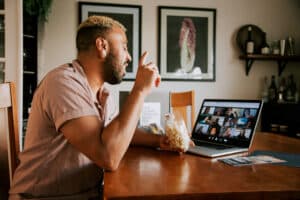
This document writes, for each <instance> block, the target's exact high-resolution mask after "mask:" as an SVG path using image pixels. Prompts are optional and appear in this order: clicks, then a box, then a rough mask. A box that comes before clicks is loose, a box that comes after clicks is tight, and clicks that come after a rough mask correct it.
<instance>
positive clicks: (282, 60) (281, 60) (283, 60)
mask: <svg viewBox="0 0 300 200" xmlns="http://www.w3.org/2000/svg"><path fill="white" fill-rule="evenodd" d="M239 58H240V59H241V60H245V61H246V66H245V67H246V75H247V76H248V74H249V71H250V69H251V67H252V64H253V62H254V61H255V60H265V61H272V60H273V61H276V62H277V64H278V76H280V75H281V73H282V72H283V70H284V69H285V67H286V64H287V63H288V62H300V56H298V55H295V56H280V55H262V54H249V55H240V56H239Z"/></svg>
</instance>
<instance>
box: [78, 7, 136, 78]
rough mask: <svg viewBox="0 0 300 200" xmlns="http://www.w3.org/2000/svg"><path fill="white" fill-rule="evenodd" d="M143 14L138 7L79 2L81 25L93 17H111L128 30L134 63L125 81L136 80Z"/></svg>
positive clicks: (128, 69)
mask: <svg viewBox="0 0 300 200" xmlns="http://www.w3.org/2000/svg"><path fill="white" fill-rule="evenodd" d="M141 12H142V7H141V6H138V5H123V4H103V3H87V2H79V23H81V22H82V21H84V20H86V19H87V18H88V17H89V16H92V15H102V16H108V17H111V18H113V19H115V20H117V21H119V22H120V23H121V24H123V25H124V26H125V28H126V36H127V40H128V52H129V53H130V55H131V57H132V61H131V62H130V63H129V65H128V66H127V68H126V76H125V77H124V80H134V79H135V76H136V72H137V68H138V61H139V57H140V55H141Z"/></svg>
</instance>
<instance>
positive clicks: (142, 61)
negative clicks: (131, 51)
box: [139, 51, 148, 66]
mask: <svg viewBox="0 0 300 200" xmlns="http://www.w3.org/2000/svg"><path fill="white" fill-rule="evenodd" d="M147 56H148V52H147V51H145V52H144V53H143V55H142V56H141V58H140V61H139V66H143V65H144V63H145V60H146V58H147Z"/></svg>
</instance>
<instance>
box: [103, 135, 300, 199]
mask: <svg viewBox="0 0 300 200" xmlns="http://www.w3.org/2000/svg"><path fill="white" fill-rule="evenodd" d="M253 150H272V151H279V152H287V153H300V140H299V139H296V138H291V137H286V136H282V135H276V134H271V133H261V132H258V133H257V134H256V136H255V138H254V143H253V145H252V148H251V151H253ZM104 199H172V200H173V199H189V200H193V199H300V168H296V167H288V166H278V165H271V164H263V165H252V166H243V167H232V166H229V165H226V164H223V163H221V162H219V161H216V160H215V159H210V158H205V157H200V156H196V155H192V154H183V155H178V154H177V153H173V152H166V151H158V150H154V149H149V148H143V147H131V148H129V150H128V152H127V153H126V155H125V157H124V159H123V160H122V162H121V164H120V166H119V168H118V170H117V171H115V172H106V173H105V175H104Z"/></svg>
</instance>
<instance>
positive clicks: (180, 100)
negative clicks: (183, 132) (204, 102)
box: [170, 90, 195, 131]
mask: <svg viewBox="0 0 300 200" xmlns="http://www.w3.org/2000/svg"><path fill="white" fill-rule="evenodd" d="M170 108H171V109H170V110H171V111H172V112H173V113H174V114H175V115H176V114H180V115H181V116H182V118H183V120H184V121H185V124H186V125H187V127H188V130H189V131H191V129H192V128H193V126H194V123H195V92H194V90H190V91H183V92H170ZM189 112H190V115H188V113H189ZM189 121H190V122H189Z"/></svg>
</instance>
